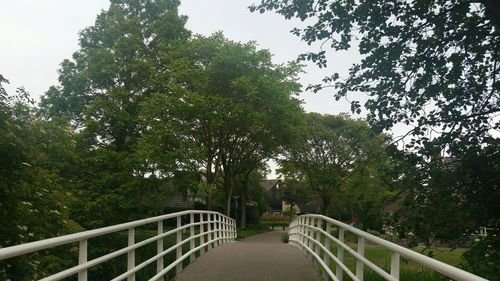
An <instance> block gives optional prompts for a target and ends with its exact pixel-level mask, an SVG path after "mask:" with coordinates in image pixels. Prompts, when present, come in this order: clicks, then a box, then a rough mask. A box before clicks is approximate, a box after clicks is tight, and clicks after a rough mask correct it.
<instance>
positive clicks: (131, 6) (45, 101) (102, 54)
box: [41, 0, 190, 227]
mask: <svg viewBox="0 0 500 281" xmlns="http://www.w3.org/2000/svg"><path fill="white" fill-rule="evenodd" d="M178 5H179V2H178V1H175V0H167V1H159V0H158V1H156V0H146V1H132V0H112V1H111V5H110V7H109V9H108V10H107V11H103V12H101V13H100V14H99V15H98V16H97V19H96V21H95V24H94V25H93V26H91V27H88V28H86V29H84V30H83V31H82V32H81V33H80V39H79V44H80V49H79V50H78V51H77V52H75V53H74V54H73V59H72V60H65V61H63V63H62V64H61V69H60V70H59V82H60V84H59V85H57V86H53V87H51V88H50V89H49V90H48V91H47V93H46V95H45V96H44V97H43V98H42V101H41V108H43V109H42V110H41V112H42V115H43V116H44V117H45V118H47V119H48V120H51V119H54V118H57V117H61V116H63V117H65V118H68V119H69V120H70V121H71V124H72V125H73V127H74V128H75V129H77V130H78V132H79V134H78V138H77V141H78V146H79V148H80V151H79V152H80V157H81V162H80V163H79V164H80V165H79V168H80V170H79V171H78V173H77V174H75V175H74V176H75V177H76V179H75V181H77V182H78V188H76V189H75V190H74V191H75V193H74V194H75V195H76V196H77V197H78V198H79V199H80V200H78V201H77V202H76V205H75V206H74V208H73V215H74V216H75V217H77V218H78V220H79V221H80V222H82V224H84V225H85V226H86V227H98V226H103V225H106V224H111V223H118V222H122V221H125V220H131V219H134V218H136V217H138V216H139V214H137V209H136V205H137V204H136V198H137V196H138V195H140V194H141V193H142V192H144V189H147V188H154V187H155V186H156V185H157V181H155V179H154V178H151V179H148V178H147V175H149V174H151V173H152V172H154V171H155V167H151V166H150V165H149V163H147V162H146V161H144V160H143V159H142V158H141V157H140V155H139V154H138V151H137V146H138V142H139V138H140V137H141V136H142V132H143V130H144V127H143V125H142V123H140V122H139V115H140V104H141V103H142V102H143V101H144V100H145V99H146V98H147V97H149V96H151V95H152V94H153V93H157V92H162V93H168V92H171V89H170V87H171V85H172V84H175V77H174V76H173V75H172V74H171V71H172V68H174V67H173V66H172V64H173V61H172V56H171V53H172V52H173V51H174V50H175V49H176V48H178V47H179V46H181V42H184V41H185V40H187V38H188V37H189V36H190V32H189V31H187V30H186V29H185V28H184V24H185V21H186V18H185V17H181V16H179V15H178V13H177V7H178ZM117 214H120V215H117Z"/></svg>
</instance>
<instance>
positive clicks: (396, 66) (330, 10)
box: [250, 0, 500, 149]
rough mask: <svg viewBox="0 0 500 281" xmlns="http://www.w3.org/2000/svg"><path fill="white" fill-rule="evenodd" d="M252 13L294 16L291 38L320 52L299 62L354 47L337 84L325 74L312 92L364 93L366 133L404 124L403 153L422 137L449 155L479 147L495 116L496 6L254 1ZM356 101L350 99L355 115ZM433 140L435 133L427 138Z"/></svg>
mask: <svg viewBox="0 0 500 281" xmlns="http://www.w3.org/2000/svg"><path fill="white" fill-rule="evenodd" d="M250 9H251V10H252V11H256V10H258V11H260V12H261V13H263V12H265V11H266V10H274V11H276V12H277V13H279V14H281V15H283V16H284V17H285V18H287V19H289V18H293V17H296V18H299V19H301V20H302V21H305V22H306V27H305V28H302V29H300V28H294V29H293V30H292V33H294V34H295V35H297V36H300V38H301V39H302V40H303V41H305V42H307V43H308V44H312V43H314V42H319V43H321V46H322V48H321V50H320V51H318V52H310V53H307V54H303V55H301V56H300V59H302V60H311V61H313V62H315V63H316V64H317V65H319V66H320V67H324V66H326V63H327V59H326V58H327V50H326V48H323V47H326V46H330V47H331V48H332V50H334V51H342V50H348V49H351V48H352V46H353V45H354V44H357V49H358V51H359V53H360V54H361V55H363V59H362V60H361V62H358V63H355V64H354V65H353V66H352V67H351V68H350V70H349V74H348V76H347V77H340V75H339V74H338V73H335V74H333V75H331V76H329V77H326V78H324V79H323V83H322V84H318V85H312V86H310V88H312V89H313V90H315V91H318V90H320V89H322V88H326V87H334V88H335V89H336V92H335V97H336V99H337V100H338V99H340V98H342V97H346V96H347V95H352V94H353V93H364V94H366V95H367V96H368V99H367V101H366V102H365V104H364V106H365V107H366V108H367V109H368V120H369V121H370V123H371V124H373V125H374V126H375V127H376V128H378V129H380V130H383V129H391V128H392V127H393V126H394V125H395V124H397V123H404V124H407V125H409V126H411V128H413V129H411V130H410V132H408V134H411V135H413V137H414V138H412V140H411V142H410V144H409V145H410V146H414V147H420V148H422V149H425V144H426V143H427V142H429V141H430V139H431V138H430V137H431V132H434V134H433V137H436V139H437V141H438V142H440V143H444V144H448V145H450V146H451V147H452V149H459V148H460V147H456V146H455V145H456V144H457V143H462V144H466V145H470V144H475V143H481V142H482V141H484V138H485V137H488V136H489V134H490V133H489V130H490V129H499V128H500V122H499V121H498V118H496V119H495V118H494V116H495V115H496V113H498V112H499V111H500V107H499V104H498V101H499V95H498V93H499V90H500V77H499V75H500V72H499V71H498V67H499V65H500V61H499V60H500V57H499V48H498V46H499V44H500V20H499V19H500V16H499V15H500V6H499V5H498V3H497V2H496V1H488V0H484V1H477V2H470V1H465V0H461V1H450V0H432V1H395V0H392V1H384V2H378V1H338V0H305V1H286V0H262V1H261V3H260V4H258V5H252V6H251V7H250ZM360 100H361V99H357V100H355V101H353V102H352V104H351V105H352V111H353V112H360V110H361V104H360V102H361V101H360ZM436 135H437V136H436Z"/></svg>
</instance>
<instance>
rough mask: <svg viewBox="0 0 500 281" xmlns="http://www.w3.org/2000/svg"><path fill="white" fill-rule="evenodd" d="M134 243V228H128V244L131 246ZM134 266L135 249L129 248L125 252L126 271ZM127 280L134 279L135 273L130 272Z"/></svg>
mask: <svg viewBox="0 0 500 281" xmlns="http://www.w3.org/2000/svg"><path fill="white" fill-rule="evenodd" d="M134 244H135V228H129V229H128V245H129V246H132V245H134ZM134 267H135V250H130V251H129V252H128V254H127V271H128V270H132V269H134ZM127 281H135V273H132V274H131V275H129V276H128V277H127Z"/></svg>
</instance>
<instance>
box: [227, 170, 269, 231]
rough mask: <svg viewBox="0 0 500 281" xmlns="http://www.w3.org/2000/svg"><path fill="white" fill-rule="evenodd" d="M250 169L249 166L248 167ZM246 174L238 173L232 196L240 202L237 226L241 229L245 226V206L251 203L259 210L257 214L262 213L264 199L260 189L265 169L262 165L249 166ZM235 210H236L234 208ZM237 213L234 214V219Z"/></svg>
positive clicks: (262, 189)
mask: <svg viewBox="0 0 500 281" xmlns="http://www.w3.org/2000/svg"><path fill="white" fill-rule="evenodd" d="M249 167H250V166H249ZM251 167H252V168H249V169H248V170H247V171H246V172H244V173H240V174H239V175H238V176H237V177H236V180H235V186H234V194H235V195H236V196H238V198H237V199H236V201H237V202H238V201H239V202H241V204H240V214H241V216H240V219H239V224H240V227H241V228H246V226H247V204H248V203H249V202H253V203H255V205H256V208H258V210H259V214H260V213H263V209H264V206H262V205H263V204H262V201H263V200H262V199H263V198H264V197H265V191H264V188H263V187H262V184H261V182H262V180H264V179H265V173H264V171H265V169H264V164H261V165H260V166H257V168H255V166H254V165H252V166H251ZM238 199H239V200H238ZM235 210H237V209H236V208H235ZM237 216H238V213H237V212H235V217H237Z"/></svg>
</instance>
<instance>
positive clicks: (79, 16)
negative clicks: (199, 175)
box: [0, 0, 360, 176]
mask: <svg viewBox="0 0 500 281" xmlns="http://www.w3.org/2000/svg"><path fill="white" fill-rule="evenodd" d="M0 1H2V3H1V6H0V36H1V37H0V38H1V43H0V74H2V75H3V76H4V77H5V78H7V79H8V80H10V85H8V86H6V88H7V90H8V92H9V93H14V90H15V89H16V88H17V87H20V86H23V87H25V88H26V90H28V91H29V92H30V93H31V94H32V95H33V96H35V97H36V98H37V99H38V98H39V97H40V96H41V95H43V93H44V92H45V91H46V90H47V89H48V88H49V86H51V85H55V84H57V76H58V75H57V69H58V68H59V64H60V63H61V62H62V61H63V60H64V59H66V58H71V55H72V53H73V52H75V51H76V50H78V32H79V31H80V30H82V29H84V28H85V27H88V26H91V25H93V23H94V21H95V18H96V15H97V14H98V13H99V12H100V11H101V10H102V9H107V8H108V6H109V0H15V1H9V0H0ZM256 1H260V0H255V1H254V0H210V1H208V0H183V1H182V4H181V7H180V14H182V15H187V16H188V17H189V20H188V22H187V28H188V29H190V30H191V31H193V33H197V34H203V35H209V34H211V33H213V32H216V31H223V32H224V34H225V35H226V37H227V38H229V39H231V40H235V41H242V42H247V41H256V42H257V44H258V45H259V47H260V48H264V49H269V50H270V51H271V53H272V54H274V57H273V59H274V62H275V63H285V62H287V61H290V60H295V59H296V58H297V56H298V55H299V54H300V53H302V52H305V51H307V50H308V48H312V49H311V50H317V49H315V47H309V46H307V44H305V43H304V42H302V41H300V39H299V38H298V37H296V36H294V35H292V34H291V33H290V30H291V29H292V28H293V27H294V26H297V25H299V24H300V22H297V21H286V20H285V19H284V18H283V17H281V16H279V15H276V14H274V13H265V14H259V13H250V11H249V10H248V6H249V5H250V4H252V3H254V2H256ZM316 48H317V46H316ZM359 58H360V57H359V56H358V54H357V52H354V51H349V52H342V53H337V54H334V55H332V56H330V57H329V64H328V68H326V69H319V68H318V67H316V66H315V65H308V66H307V67H306V68H305V71H306V73H304V74H302V75H301V83H302V84H303V85H304V86H306V85H308V84H310V83H316V82H319V81H320V80H321V78H323V77H324V76H325V75H328V74H332V73H334V72H339V73H340V74H343V73H344V74H346V73H347V70H348V68H349V67H350V66H351V65H352V63H354V62H356V61H357V60H359ZM304 88H305V87H304ZM300 98H301V99H302V100H303V101H304V105H303V106H304V108H305V110H307V111H315V112H320V113H330V114H338V113H340V112H349V109H350V106H349V104H348V103H347V102H345V101H338V102H337V101H335V100H334V98H333V95H332V93H331V92H330V91H324V92H322V93H317V94H313V93H306V92H305V93H303V94H302V95H301V96H300ZM271 168H272V169H273V170H274V168H275V165H271ZM273 174H274V173H273ZM273 174H272V175H270V176H273Z"/></svg>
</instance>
